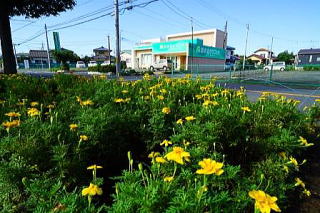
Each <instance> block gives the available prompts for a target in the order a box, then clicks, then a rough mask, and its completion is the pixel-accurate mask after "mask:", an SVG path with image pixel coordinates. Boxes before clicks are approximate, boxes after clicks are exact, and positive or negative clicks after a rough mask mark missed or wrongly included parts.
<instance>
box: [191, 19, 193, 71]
mask: <svg viewBox="0 0 320 213" xmlns="http://www.w3.org/2000/svg"><path fill="white" fill-rule="evenodd" d="M192 72H193V18H192V17H191V74H192Z"/></svg>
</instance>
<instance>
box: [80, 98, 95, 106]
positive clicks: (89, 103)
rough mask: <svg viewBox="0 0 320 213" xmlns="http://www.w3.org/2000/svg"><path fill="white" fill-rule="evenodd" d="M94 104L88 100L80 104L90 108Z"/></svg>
mask: <svg viewBox="0 0 320 213" xmlns="http://www.w3.org/2000/svg"><path fill="white" fill-rule="evenodd" d="M93 104H94V103H93V102H92V101H91V100H90V99H88V100H86V101H81V102H80V105H81V106H90V105H93Z"/></svg>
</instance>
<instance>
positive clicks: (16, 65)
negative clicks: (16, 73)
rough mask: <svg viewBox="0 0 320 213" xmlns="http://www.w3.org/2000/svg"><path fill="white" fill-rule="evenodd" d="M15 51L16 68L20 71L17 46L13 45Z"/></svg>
mask: <svg viewBox="0 0 320 213" xmlns="http://www.w3.org/2000/svg"><path fill="white" fill-rule="evenodd" d="M13 51H14V59H15V61H16V67H17V69H19V65H18V59H17V50H16V44H13Z"/></svg>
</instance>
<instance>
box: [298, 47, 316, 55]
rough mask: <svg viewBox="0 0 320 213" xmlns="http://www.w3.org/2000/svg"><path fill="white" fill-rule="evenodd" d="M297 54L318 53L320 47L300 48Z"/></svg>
mask: <svg viewBox="0 0 320 213" xmlns="http://www.w3.org/2000/svg"><path fill="white" fill-rule="evenodd" d="M298 54H299V55H301V54H320V48H318V49H312V48H311V49H301V50H299V52H298Z"/></svg>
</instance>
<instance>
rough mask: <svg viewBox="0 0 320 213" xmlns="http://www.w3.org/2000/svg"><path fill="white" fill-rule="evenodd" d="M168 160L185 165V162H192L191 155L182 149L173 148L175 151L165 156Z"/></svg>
mask: <svg viewBox="0 0 320 213" xmlns="http://www.w3.org/2000/svg"><path fill="white" fill-rule="evenodd" d="M164 157H165V158H166V159H167V160H170V161H175V162H177V163H179V164H182V165H183V164H184V160H185V161H190V160H189V158H190V153H189V152H185V151H184V149H183V148H181V147H173V150H172V151H171V152H169V153H168V154H166V156H164Z"/></svg>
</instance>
